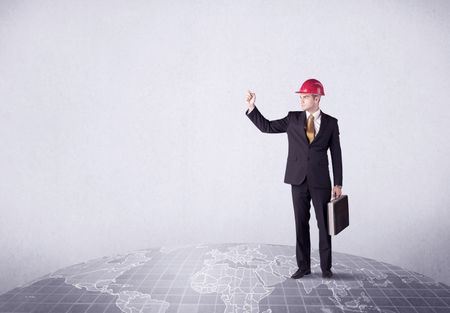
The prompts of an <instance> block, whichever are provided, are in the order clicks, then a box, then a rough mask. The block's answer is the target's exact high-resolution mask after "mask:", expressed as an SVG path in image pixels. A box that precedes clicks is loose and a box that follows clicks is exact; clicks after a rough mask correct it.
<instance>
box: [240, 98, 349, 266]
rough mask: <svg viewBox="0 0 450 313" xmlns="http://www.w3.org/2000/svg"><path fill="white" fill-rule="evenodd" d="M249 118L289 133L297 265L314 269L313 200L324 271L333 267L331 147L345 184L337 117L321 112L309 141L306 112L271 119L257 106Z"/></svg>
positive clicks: (268, 129)
mask: <svg viewBox="0 0 450 313" xmlns="http://www.w3.org/2000/svg"><path fill="white" fill-rule="evenodd" d="M247 112H248V110H247V111H246V115H247V116H248V118H249V119H250V120H251V121H252V122H253V123H254V124H255V125H256V127H258V129H259V130H260V131H262V132H263V133H287V136H288V142H289V148H288V150H289V151H288V157H287V164H286V172H285V176H284V182H285V183H287V184H291V185H292V200H293V204H294V213H295V226H296V233H297V247H296V255H297V264H298V267H299V268H303V269H304V268H307V269H309V268H310V264H311V263H310V250H311V243H310V236H309V218H310V213H309V211H310V207H311V204H310V202H311V199H312V201H313V205H314V210H315V213H316V218H317V226H318V228H319V252H320V266H321V269H322V271H324V270H329V269H330V268H331V236H330V235H328V231H327V223H328V221H327V214H326V212H327V203H328V202H329V201H330V198H331V180H330V173H329V170H328V155H327V151H328V149H330V152H331V161H332V165H333V180H334V185H340V186H342V156H341V146H340V142H339V127H338V123H337V119H336V118H334V117H332V116H330V115H328V114H325V113H324V112H323V111H322V112H321V114H322V116H321V124H320V129H319V132H318V133H317V134H316V135H315V138H314V140H313V141H312V143H311V144H309V142H308V139H307V137H306V112H304V111H290V112H289V113H288V115H287V116H286V117H285V118H282V119H279V120H273V121H269V120H267V119H266V118H265V117H264V116H263V115H262V114H261V112H259V110H258V108H257V107H255V108H254V109H253V110H252V111H251V112H250V113H249V114H247Z"/></svg>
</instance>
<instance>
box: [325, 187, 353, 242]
mask: <svg viewBox="0 0 450 313" xmlns="http://www.w3.org/2000/svg"><path fill="white" fill-rule="evenodd" d="M348 225H349V218H348V196H347V195H341V196H340V197H338V198H334V199H332V200H331V201H330V202H328V234H329V235H331V236H335V235H337V234H339V233H340V232H341V231H342V230H343V229H345V228H346V227H347V226H348Z"/></svg>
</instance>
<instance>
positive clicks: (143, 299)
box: [0, 243, 450, 313]
mask: <svg viewBox="0 0 450 313" xmlns="http://www.w3.org/2000/svg"><path fill="white" fill-rule="evenodd" d="M332 264H333V267H332V270H333V273H334V275H333V277H331V278H322V275H321V271H320V265H319V256H318V251H317V250H313V251H312V253H311V270H312V273H311V275H307V276H304V277H302V278H301V279H292V278H290V276H291V275H292V274H293V273H294V272H295V271H296V270H297V264H296V259H295V247H293V246H286V245H271V244H256V243H240V244H231V243H230V244H197V245H189V246H181V247H160V248H153V249H147V250H139V251H134V252H129V253H125V254H122V255H114V256H109V257H101V258H97V259H93V260H89V261H86V262H83V263H80V264H75V265H72V266H69V267H66V268H62V269H60V270H57V271H55V272H53V273H50V274H48V275H45V276H43V277H39V278H38V279H35V280H33V281H31V282H29V283H27V284H26V285H23V286H20V287H17V288H15V289H12V290H10V291H8V292H6V293H4V294H2V295H1V296H0V312H33V313H38V312H45V313H48V312H58V313H63V312H73V313H75V312H78V313H82V312H86V313H91V312H95V313H103V312H117V313H121V312H127V313H137V312H142V313H147V312H152V313H155V312H161V313H163V312H164V313H175V312H176V313H187V312H189V313H211V312H224V313H232V312H239V313H241V312H242V313H243V312H251V313H256V312H262V313H275V312H283V313H284V312H287V313H297V312H307V313H312V312H321V313H331V312H389V313H391V312H392V313H393V312H396V313H401V312H414V313H417V312H419V313H420V312H427V313H428V312H431V313H442V312H450V287H449V286H447V285H444V284H442V283H438V282H436V281H434V280H433V279H430V278H428V277H426V276H424V275H421V274H419V273H415V272H412V271H408V270H405V269H402V268H400V267H398V266H393V265H390V264H387V263H383V262H378V261H375V260H372V259H368V258H364V257H359V256H354V255H350V254H345V253H338V252H333V263H332Z"/></svg>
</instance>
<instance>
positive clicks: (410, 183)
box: [0, 0, 450, 292]
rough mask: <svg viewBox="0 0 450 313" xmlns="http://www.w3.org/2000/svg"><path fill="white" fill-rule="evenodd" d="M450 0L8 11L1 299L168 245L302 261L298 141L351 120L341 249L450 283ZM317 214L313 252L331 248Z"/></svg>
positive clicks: (2, 23)
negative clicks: (293, 115)
mask: <svg viewBox="0 0 450 313" xmlns="http://www.w3.org/2000/svg"><path fill="white" fill-rule="evenodd" d="M449 15H450V2H448V1H281V2H280V1H262V0H261V1H260V0H251V1H213V2H211V1H206V0H205V1H181V0H178V1H106V0H105V1H4V0H2V1H1V2H0V142H1V146H2V148H1V153H0V173H1V176H0V177H1V179H0V206H1V207H0V209H1V217H0V275H1V276H0V292H5V291H7V290H9V289H11V288H13V287H16V286H18V285H20V284H23V283H25V282H27V281H30V280H32V279H34V278H36V277H39V276H41V275H44V274H47V273H49V272H51V271H54V270H56V269H58V268H61V267H65V266H69V265H72V264H75V263H78V262H82V261H86V260H88V259H91V258H96V257H101V256H104V255H112V254H116V253H125V252H128V251H133V250H137V249H142V248H149V247H157V246H162V245H175V244H190V243H198V242H205V243H219V242H261V243H275V244H288V245H294V244H295V224H294V215H293V214H294V213H293V208H292V202H291V190H290V185H287V184H284V183H283V177H284V169H285V162H286V157H287V137H286V135H285V134H262V133H260V132H259V131H258V130H257V129H256V128H255V127H254V125H253V124H252V123H251V122H250V121H249V120H248V118H247V117H246V116H245V115H244V112H245V110H246V107H245V103H244V96H245V92H246V91H247V89H251V90H253V91H254V92H256V95H257V100H256V104H257V106H258V108H259V109H260V110H261V111H262V112H263V114H264V115H265V116H266V117H267V118H269V119H278V118H282V117H284V116H286V114H287V112H288V111H290V110H300V106H299V99H298V97H297V95H296V94H294V91H295V90H296V88H298V87H299V86H300V84H301V82H303V81H304V80H305V79H307V78H310V77H315V78H318V79H319V80H321V81H322V83H323V84H324V86H325V91H326V96H325V97H324V98H322V101H321V108H322V110H323V111H324V112H326V113H328V114H331V115H333V116H335V117H337V118H338V119H339V126H340V131H341V145H342V151H343V162H344V182H343V185H344V189H343V191H344V193H346V194H348V195H349V196H350V206H351V226H350V228H348V229H347V230H345V231H344V232H343V233H342V234H340V235H339V236H338V237H336V238H335V239H333V249H334V251H338V252H344V253H349V254H355V255H360V256H365V257H369V258H374V259H377V260H380V261H385V262H388V263H391V264H395V265H399V266H402V267H405V268H407V269H410V270H413V271H417V272H419V273H423V274H425V275H427V276H430V277H432V278H434V279H436V280H438V281H441V282H445V283H447V284H450V266H449V264H448V260H449V259H450V248H449V244H448V239H449V235H450V231H449V226H450V210H449V209H450V204H449V203H450V192H449V179H448V177H449V175H450V166H449V162H448V155H449V153H450V141H449V135H450V133H449V131H448V129H447V128H446V127H447V123H448V121H449V119H450V109H449V108H448V99H449V96H450V78H449V74H448V73H449V72H450V64H449V58H448V56H449V55H450V40H449V39H450V38H449V33H450V16H449ZM313 212H314V211H313V210H312V216H311V221H310V224H311V231H312V246H313V248H314V249H317V248H318V230H317V224H316V221H315V216H314V213H313Z"/></svg>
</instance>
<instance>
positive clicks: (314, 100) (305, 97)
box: [300, 93, 320, 111]
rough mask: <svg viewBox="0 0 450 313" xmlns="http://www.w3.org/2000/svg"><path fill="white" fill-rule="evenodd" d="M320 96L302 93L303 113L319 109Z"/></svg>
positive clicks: (301, 104)
mask: <svg viewBox="0 0 450 313" xmlns="http://www.w3.org/2000/svg"><path fill="white" fill-rule="evenodd" d="M319 100H320V96H318V95H313V94H310V93H300V106H301V107H302V109H303V111H308V110H313V111H315V110H317V108H318V107H319Z"/></svg>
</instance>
